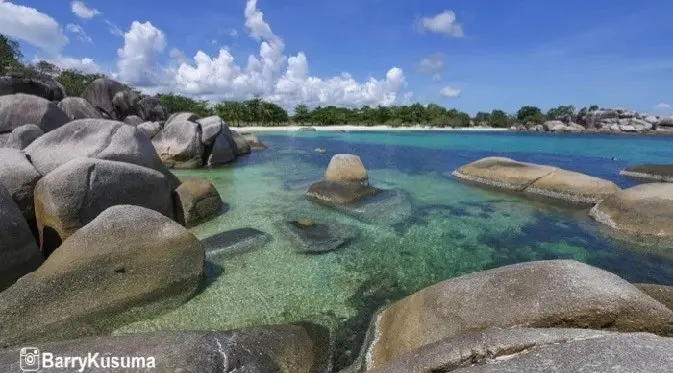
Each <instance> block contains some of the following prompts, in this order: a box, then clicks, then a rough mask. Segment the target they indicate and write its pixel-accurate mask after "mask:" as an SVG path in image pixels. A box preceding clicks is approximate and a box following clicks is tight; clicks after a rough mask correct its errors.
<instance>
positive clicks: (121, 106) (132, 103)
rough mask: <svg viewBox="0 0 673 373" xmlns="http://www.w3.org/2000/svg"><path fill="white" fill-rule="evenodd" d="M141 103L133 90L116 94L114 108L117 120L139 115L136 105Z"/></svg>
mask: <svg viewBox="0 0 673 373" xmlns="http://www.w3.org/2000/svg"><path fill="white" fill-rule="evenodd" d="M139 101H140V96H139V95H138V94H137V93H135V92H133V91H131V90H128V89H125V90H123V91H119V92H117V93H115V95H114V96H113V97H112V106H113V107H114V111H115V113H116V115H117V118H118V119H119V120H122V119H125V118H126V117H128V116H129V115H137V114H138V113H137V110H136V105H137V104H138V102H139ZM141 123H142V122H141Z"/></svg>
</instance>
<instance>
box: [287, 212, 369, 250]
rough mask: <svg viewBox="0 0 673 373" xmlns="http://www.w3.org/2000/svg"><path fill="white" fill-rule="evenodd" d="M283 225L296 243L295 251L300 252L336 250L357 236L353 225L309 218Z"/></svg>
mask: <svg viewBox="0 0 673 373" xmlns="http://www.w3.org/2000/svg"><path fill="white" fill-rule="evenodd" d="M285 225H286V227H287V231H288V233H289V235H290V236H291V237H292V238H293V239H294V240H295V242H296V243H297V247H296V251H297V252H299V253H302V254H323V253H327V252H330V251H334V250H338V249H341V248H343V247H345V246H347V245H348V244H350V243H351V242H352V241H353V240H355V239H356V238H357V236H358V232H357V228H355V227H352V226H347V225H340V224H329V225H328V224H323V223H315V222H313V221H312V220H310V219H300V220H297V221H290V222H286V223H285Z"/></svg>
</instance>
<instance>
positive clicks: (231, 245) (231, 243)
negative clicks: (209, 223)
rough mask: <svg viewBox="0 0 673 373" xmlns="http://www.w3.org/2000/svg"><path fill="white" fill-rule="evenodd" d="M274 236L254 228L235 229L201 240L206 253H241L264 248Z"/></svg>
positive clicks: (217, 254)
mask: <svg viewBox="0 0 673 373" xmlns="http://www.w3.org/2000/svg"><path fill="white" fill-rule="evenodd" d="M272 239H273V238H272V237H271V236H270V235H269V234H267V233H264V232H262V231H260V230H257V229H254V228H241V229H234V230H233V231H228V232H222V233H218V234H214V235H212V236H210V237H208V238H205V239H203V240H201V244H202V245H203V247H204V248H205V249H206V255H208V256H219V255H222V254H240V253H245V252H248V251H252V250H255V249H259V248H262V247H263V246H264V245H266V244H267V243H269V242H270V241H271V240H272Z"/></svg>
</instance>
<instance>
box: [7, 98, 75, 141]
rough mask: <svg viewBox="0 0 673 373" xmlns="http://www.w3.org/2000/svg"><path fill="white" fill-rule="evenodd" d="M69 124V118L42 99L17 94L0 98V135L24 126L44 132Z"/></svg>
mask: <svg viewBox="0 0 673 373" xmlns="http://www.w3.org/2000/svg"><path fill="white" fill-rule="evenodd" d="M68 122H70V118H68V116H67V115H66V114H65V113H64V112H63V111H62V110H61V109H59V108H58V106H56V105H55V104H53V103H52V102H50V101H47V100H45V99H44V98H42V97H38V96H32V95H26V94H23V93H18V94H15V95H6V96H0V133H2V132H9V131H12V130H13V129H15V128H17V127H20V126H23V125H24V124H35V125H37V126H38V127H40V129H41V130H42V131H44V132H49V131H52V130H55V129H57V128H59V127H61V126H62V125H64V124H66V123H68Z"/></svg>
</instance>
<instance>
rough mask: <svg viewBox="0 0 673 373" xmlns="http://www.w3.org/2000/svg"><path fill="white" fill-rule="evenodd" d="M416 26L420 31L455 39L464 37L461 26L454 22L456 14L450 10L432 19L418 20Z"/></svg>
mask: <svg viewBox="0 0 673 373" xmlns="http://www.w3.org/2000/svg"><path fill="white" fill-rule="evenodd" d="M418 26H419V28H420V30H421V31H426V30H427V31H429V32H433V33H436V34H444V35H446V36H449V37H456V38H460V37H463V36H464V33H463V26H462V25H461V24H459V23H457V22H456V13H454V12H452V11H450V10H445V11H443V12H442V13H439V14H437V15H435V16H432V17H423V18H422V19H420V20H419V24H418Z"/></svg>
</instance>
